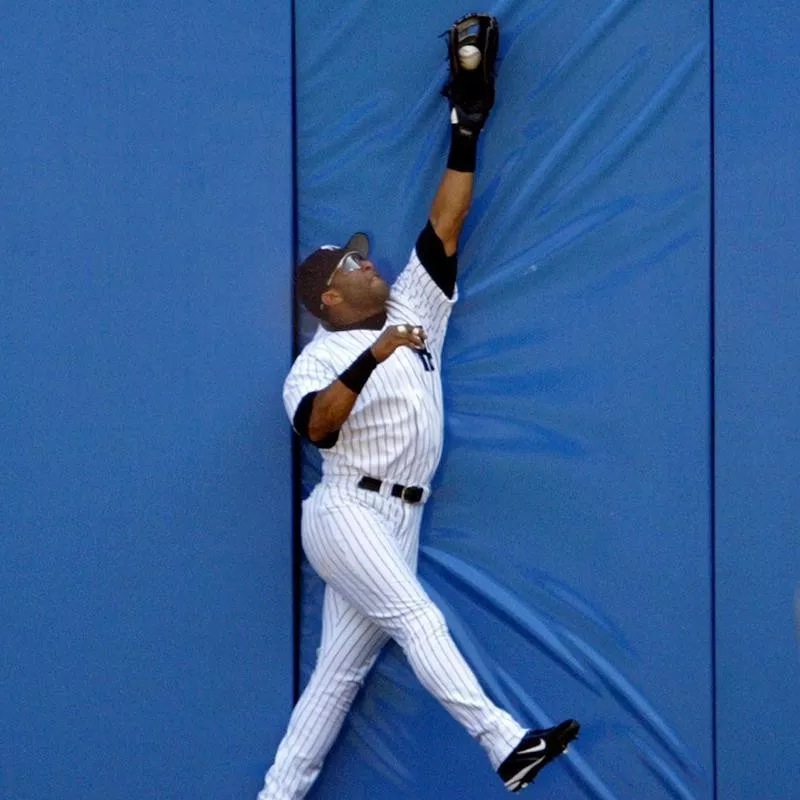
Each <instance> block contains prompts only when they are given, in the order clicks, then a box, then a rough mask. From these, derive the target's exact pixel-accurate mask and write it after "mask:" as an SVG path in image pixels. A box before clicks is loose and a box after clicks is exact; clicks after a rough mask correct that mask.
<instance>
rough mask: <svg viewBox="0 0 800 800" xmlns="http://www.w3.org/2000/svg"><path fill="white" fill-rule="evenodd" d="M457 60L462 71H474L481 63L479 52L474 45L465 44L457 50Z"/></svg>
mask: <svg viewBox="0 0 800 800" xmlns="http://www.w3.org/2000/svg"><path fill="white" fill-rule="evenodd" d="M458 60H459V61H460V62H461V66H462V67H464V69H476V68H477V66H478V64H480V63H481V51H480V50H478V48H477V47H475V45H474V44H465V45H464V46H463V47H459V49H458Z"/></svg>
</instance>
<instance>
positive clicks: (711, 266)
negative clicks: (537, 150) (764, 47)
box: [708, 0, 718, 800]
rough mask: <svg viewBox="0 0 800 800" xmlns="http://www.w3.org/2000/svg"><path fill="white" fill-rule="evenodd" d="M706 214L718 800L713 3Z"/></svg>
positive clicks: (713, 713) (714, 738)
mask: <svg viewBox="0 0 800 800" xmlns="http://www.w3.org/2000/svg"><path fill="white" fill-rule="evenodd" d="M708 6H709V26H708V27H709V48H710V49H709V104H710V115H709V123H710V124H709V132H710V136H709V140H710V141H709V144H710V147H709V173H710V185H709V213H710V231H709V233H710V237H709V239H710V241H709V295H710V296H709V331H710V336H709V340H710V341H709V384H710V385H709V389H710V392H709V395H710V396H709V399H710V431H709V433H710V448H709V449H710V453H709V472H710V478H711V481H710V483H711V485H710V505H711V509H710V512H711V513H710V528H711V530H710V545H711V553H710V556H711V559H710V560H711V568H710V573H711V574H710V581H711V598H710V600H711V768H712V769H711V774H712V781H711V782H712V796H713V798H714V800H717V791H718V775H717V581H716V576H717V554H716V543H717V465H716V452H717V430H716V414H717V406H716V362H715V355H716V349H717V344H716V324H717V320H716V299H717V291H716V281H715V273H716V267H717V257H716V192H715V181H716V161H715V157H716V150H715V118H714V81H715V75H714V56H715V50H714V0H709V4H708Z"/></svg>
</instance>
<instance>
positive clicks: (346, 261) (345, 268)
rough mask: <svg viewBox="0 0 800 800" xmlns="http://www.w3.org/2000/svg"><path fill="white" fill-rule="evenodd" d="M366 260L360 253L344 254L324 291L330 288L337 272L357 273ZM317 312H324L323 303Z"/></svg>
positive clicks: (353, 251) (352, 251)
mask: <svg viewBox="0 0 800 800" xmlns="http://www.w3.org/2000/svg"><path fill="white" fill-rule="evenodd" d="M366 260H367V259H366V258H364V256H362V255H361V253H357V252H356V251H355V250H351V251H350V252H348V253H345V254H344V255H343V256H342V258H341V261H339V263H338V264H337V265H336V266H335V267H334V268H333V272H331V276H330V278H328V280H327V281H326V282H325V289H326V291H327V290H328V289H330V288H331V283H332V282H333V276H334V275H335V274H336V273H337V272H357V271H358V270H360V269H361V268H362V265H363V264H364V262H365V261H366ZM319 310H320V311H324V310H325V303H320V304H319Z"/></svg>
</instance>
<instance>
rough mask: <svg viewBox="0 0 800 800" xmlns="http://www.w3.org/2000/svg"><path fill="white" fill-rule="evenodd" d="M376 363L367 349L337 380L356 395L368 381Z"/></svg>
mask: <svg viewBox="0 0 800 800" xmlns="http://www.w3.org/2000/svg"><path fill="white" fill-rule="evenodd" d="M377 366H378V362H377V360H376V358H375V356H374V355H372V350H371V348H369V347H368V348H367V349H366V350H365V351H364V352H363V353H362V354H361V355H360V356H359V357H358V358H357V359H356V360H355V361H354V362H353V363H352V364H351V365H350V366H349V367H348V368H347V369H346V370H345V371H344V372H343V373H342V374H341V375H340V376H339V380H340V381H341V382H342V383H343V384H344V385H345V386H346V387H347V388H348V389H349V390H350V391H351V392H355V393H356V394H358V393H359V392H360V391H361V390H362V389H363V388H364V384H365V383H366V382H367V381H368V380H369V376H370V375H372V372H373V370H374V369H375V367H377Z"/></svg>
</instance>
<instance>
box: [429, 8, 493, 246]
mask: <svg viewBox="0 0 800 800" xmlns="http://www.w3.org/2000/svg"><path fill="white" fill-rule="evenodd" d="M499 38H500V34H499V28H498V25H497V20H496V19H495V18H494V17H491V16H489V15H486V14H470V15H468V16H466V17H462V18H461V19H459V20H458V21H457V22H456V23H455V24H454V25H453V26H452V27H451V29H450V33H449V36H448V43H447V44H448V55H449V59H450V80H449V81H448V83H447V85H446V86H445V87H444V89H443V94H444V95H445V96H446V97H447V98H448V99H449V101H450V154H449V156H448V159H447V169H446V170H445V173H444V177H443V178H442V181H441V183H440V184H439V189H438V191H437V192H436V197H435V198H434V200H433V205H432V207H431V212H430V222H431V225H432V227H433V230H434V231H435V233H436V235H437V236H438V237H439V239H440V240H441V242H442V244H443V245H444V251H445V255H447V256H452V255H454V254H455V252H456V250H457V249H458V238H459V236H460V234H461V229H462V227H463V226H464V221H465V220H466V218H467V214H468V212H469V207H470V205H471V203H472V187H473V183H474V178H475V167H476V161H477V148H478V137H479V136H480V132H481V130H482V128H483V126H484V124H485V122H486V119H487V117H488V116H489V112H490V111H491V109H492V106H493V105H494V83H495V75H494V67H495V60H496V57H497V48H498V45H499Z"/></svg>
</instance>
